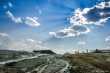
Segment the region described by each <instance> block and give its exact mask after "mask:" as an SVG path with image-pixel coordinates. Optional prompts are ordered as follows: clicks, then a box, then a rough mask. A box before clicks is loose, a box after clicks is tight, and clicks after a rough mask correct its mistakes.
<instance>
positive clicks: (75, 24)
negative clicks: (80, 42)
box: [49, 1, 110, 38]
mask: <svg viewBox="0 0 110 73" xmlns="http://www.w3.org/2000/svg"><path fill="white" fill-rule="evenodd" d="M109 18H110V1H109V2H101V3H99V4H97V5H95V6H93V7H91V8H84V9H80V8H78V9H76V10H75V11H74V12H73V15H72V16H71V17H70V26H69V27H67V28H64V29H61V30H59V31H57V32H49V34H50V35H52V36H54V37H56V38H65V37H75V36H80V35H83V34H87V33H89V32H91V29H90V27H89V26H88V25H97V26H99V25H103V24H104V23H105V22H107V20H108V19H109Z"/></svg>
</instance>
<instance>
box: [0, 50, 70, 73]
mask: <svg viewBox="0 0 110 73" xmlns="http://www.w3.org/2000/svg"><path fill="white" fill-rule="evenodd" d="M43 52H44V51H43ZM46 52H47V51H46ZM49 52H50V51H49ZM69 66H70V65H69V63H68V62H67V61H66V60H64V59H63V56H62V55H57V54H45V53H38V54H37V53H34V55H31V56H30V55H28V56H24V57H21V58H17V59H11V60H6V61H2V62H0V73H69Z"/></svg>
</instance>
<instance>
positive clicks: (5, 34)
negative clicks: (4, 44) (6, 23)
mask: <svg viewBox="0 0 110 73" xmlns="http://www.w3.org/2000/svg"><path fill="white" fill-rule="evenodd" d="M0 36H3V37H5V36H8V34H7V33H0Z"/></svg>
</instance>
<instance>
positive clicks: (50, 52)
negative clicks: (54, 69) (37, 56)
mask: <svg viewBox="0 0 110 73" xmlns="http://www.w3.org/2000/svg"><path fill="white" fill-rule="evenodd" d="M33 52H34V53H41V54H56V53H55V52H53V51H51V50H34V51H33Z"/></svg>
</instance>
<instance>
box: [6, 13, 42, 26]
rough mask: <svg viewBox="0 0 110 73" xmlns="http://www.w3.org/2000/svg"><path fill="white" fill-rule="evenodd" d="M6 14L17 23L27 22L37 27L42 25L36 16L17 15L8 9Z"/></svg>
mask: <svg viewBox="0 0 110 73" xmlns="http://www.w3.org/2000/svg"><path fill="white" fill-rule="evenodd" d="M6 14H7V16H8V17H9V18H10V19H11V20H12V21H13V22H15V23H25V24H27V25H29V26H31V27H37V26H39V25H40V23H39V22H38V21H37V19H38V18H36V17H25V18H22V17H15V16H14V15H13V14H12V12H10V11H7V12H6Z"/></svg>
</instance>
